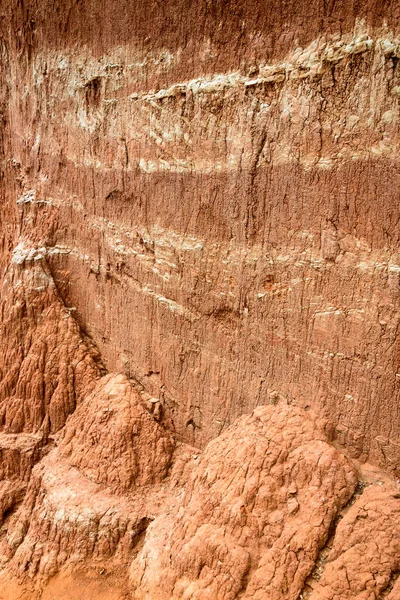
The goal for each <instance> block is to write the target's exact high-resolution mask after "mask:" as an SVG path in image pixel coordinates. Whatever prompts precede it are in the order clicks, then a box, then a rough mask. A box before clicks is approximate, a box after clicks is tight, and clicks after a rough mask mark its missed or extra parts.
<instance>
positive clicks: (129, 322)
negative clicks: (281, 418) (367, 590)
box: [2, 0, 400, 470]
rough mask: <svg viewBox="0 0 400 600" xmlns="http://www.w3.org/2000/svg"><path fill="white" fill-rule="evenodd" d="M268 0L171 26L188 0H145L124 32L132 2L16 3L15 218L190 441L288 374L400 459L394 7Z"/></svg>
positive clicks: (86, 317) (221, 8) (11, 92)
mask: <svg viewBox="0 0 400 600" xmlns="http://www.w3.org/2000/svg"><path fill="white" fill-rule="evenodd" d="M270 4H271V3H264V2H261V3H257V7H255V6H252V5H251V3H248V4H246V3H243V4H242V3H217V6H216V7H214V8H212V9H211V7H210V6H209V5H208V4H207V3H205V4H203V3H200V4H198V3H196V8H195V7H191V8H190V9H189V8H188V9H187V10H188V16H187V18H188V22H187V23H183V24H182V28H183V29H182V30H180V34H179V32H176V31H175V30H174V26H173V23H174V22H175V21H174V19H175V18H176V14H177V13H176V12H175V10H177V11H179V10H180V9H179V8H178V3H177V4H176V7H175V9H173V3H170V4H168V6H167V5H166V6H165V7H164V8H163V9H162V14H161V13H160V14H159V19H160V20H154V21H151V22H147V19H148V18H149V19H150V18H151V17H150V15H151V14H152V11H153V10H154V11H156V12H157V11H161V7H160V8H159V9H156V6H155V5H154V6H153V3H151V2H150V3H149V4H148V5H146V11H148V12H146V16H143V17H142V18H141V20H140V25H139V22H138V21H136V20H134V21H133V22H134V23H135V26H131V29H129V31H130V38H129V40H127V39H126V35H128V29H126V28H127V27H128V23H129V15H131V18H132V19H134V15H135V14H136V12H137V11H139V12H140V9H139V7H138V6H136V3H126V2H125V3H124V2H122V3H119V4H118V9H117V13H116V14H115V19H113V21H112V23H113V25H112V23H111V21H108V17H106V16H105V15H104V19H105V20H104V21H102V20H101V19H100V22H101V23H103V25H102V27H103V26H104V30H102V34H101V35H100V33H99V32H95V30H94V29H92V27H94V21H93V19H97V17H95V15H96V14H97V12H96V10H95V3H91V4H90V3H89V4H87V6H86V5H85V8H83V7H81V8H80V9H79V10H81V11H82V14H81V13H80V12H79V10H78V8H77V7H75V5H72V4H71V5H70V4H69V3H68V2H67V3H63V5H62V6H61V5H60V6H59V7H58V10H59V12H58V17H57V18H56V19H55V22H54V24H53V25H50V22H49V21H48V20H47V19H46V18H45V17H44V15H45V14H46V10H47V9H48V6H47V4H46V2H44V0H43V1H42V2H38V3H37V4H34V3H30V4H29V3H28V4H27V5H26V6H25V8H24V9H22V8H19V9H17V8H16V9H15V11H14V12H13V14H12V21H11V25H10V24H9V26H8V29H7V28H5V29H4V32H3V38H2V45H3V58H2V64H3V66H2V68H3V71H4V73H5V81H6V82H7V85H8V87H7V89H6V90H5V91H4V92H3V93H4V94H5V95H6V96H7V94H8V104H7V103H6V104H5V108H4V110H5V117H4V119H5V125H4V130H5V132H6V133H5V134H7V135H8V137H7V140H8V142H7V143H8V144H9V146H10V147H7V149H6V156H5V157H4V161H3V163H4V173H5V179H4V181H5V182H6V183H7V188H6V189H5V191H4V192H3V193H4V196H5V199H4V202H5V207H7V206H8V204H10V205H11V206H12V210H8V209H7V211H6V212H5V214H6V215H7V216H6V218H5V221H4V224H2V227H3V230H4V232H3V234H4V235H6V234H7V236H8V238H7V239H10V240H13V241H10V242H9V244H13V245H14V247H16V246H17V245H18V244H20V243H21V242H22V243H24V244H25V245H29V244H31V245H32V246H33V247H36V248H37V247H41V248H43V250H44V252H45V254H46V261H47V263H48V265H49V268H50V270H51V273H52V275H53V278H54V281H55V284H56V286H57V289H58V291H59V293H60V294H61V297H62V299H63V301H64V303H65V305H66V306H67V307H68V308H69V309H71V310H73V311H74V316H75V317H76V320H77V322H78V323H79V325H80V327H81V328H82V329H83V331H85V332H86V333H87V334H88V335H90V337H91V338H92V340H94V342H95V343H96V344H97V347H98V348H99V350H100V353H101V356H102V359H103V361H104V364H105V366H106V367H107V369H108V370H110V371H113V372H118V371H119V372H124V373H125V374H126V375H127V376H128V377H129V378H134V379H136V380H137V381H139V382H140V383H141V384H142V385H144V387H145V388H147V389H148V390H149V392H150V394H152V395H154V396H157V397H162V398H163V402H164V405H165V412H166V413H168V415H169V418H171V419H172V420H173V422H174V426H175V430H176V432H177V434H178V435H179V437H180V438H181V439H182V440H184V441H186V442H188V443H192V444H195V445H199V446H200V447H204V445H205V444H206V443H207V442H208V441H210V439H212V438H214V437H215V436H217V435H219V433H221V432H222V431H223V430H224V429H225V428H226V426H228V425H229V424H230V423H231V422H232V421H233V420H234V419H235V418H236V417H238V416H240V415H241V414H243V413H244V412H249V411H251V410H252V409H253V408H254V407H255V406H256V405H257V404H263V403H265V402H267V401H268V398H270V397H271V394H272V395H279V394H281V395H283V396H285V397H290V398H291V399H292V401H293V402H295V403H296V404H298V405H299V406H303V407H305V406H307V405H311V406H313V407H314V408H315V409H316V410H318V411H320V412H321V413H322V414H324V416H326V417H328V418H329V420H330V422H331V423H332V424H333V426H334V428H335V431H336V437H337V439H338V441H339V442H340V443H342V444H345V445H346V446H347V447H348V448H349V449H350V450H351V452H352V453H353V455H354V456H355V457H358V458H359V459H360V460H362V461H364V460H367V459H368V460H372V461H374V462H376V463H379V464H381V465H382V466H384V467H385V468H388V469H391V470H395V469H396V465H397V464H398V463H399V458H400V455H399V452H400V433H399V423H400V419H399V385H400V376H399V373H398V367H399V343H398V335H397V332H398V325H399V302H398V299H399V276H400V257H399V226H398V224H399V218H400V214H399V206H400V205H399V202H398V189H399V183H400V182H399V168H398V150H399V148H398V144H399V131H398V117H399V94H400V71H399V67H398V63H399V57H400V35H399V31H398V23H397V20H396V14H397V13H396V11H398V7H397V6H394V5H395V4H396V3H394V2H389V3H387V4H385V5H382V7H381V8H379V10H378V6H377V5H376V6H375V4H374V5H373V6H372V4H371V6H369V5H368V3H366V4H365V7H364V8H365V12H357V11H358V9H356V8H355V7H353V5H352V3H351V2H345V3H344V4H343V6H342V8H341V9H340V10H339V9H337V10H336V9H335V8H334V7H331V8H328V6H327V5H326V6H325V5H324V6H325V9H322V7H319V8H316V10H317V14H320V16H321V19H320V20H319V21H318V19H316V20H315V21H314V19H311V20H312V21H313V23H312V24H310V19H309V18H308V17H307V19H306V15H308V10H309V9H310V7H309V6H308V5H307V7H305V5H303V3H294V2H293V3H289V5H288V6H287V7H286V8H282V13H280V10H277V9H274V10H273V9H272V8H271V5H270ZM11 5H12V3H11ZM133 5H135V6H133ZM179 6H180V5H179ZM213 6H214V4H213ZM316 6H317V3H316ZM318 6H319V5H318ZM123 7H125V8H123ZM217 7H218V8H217ZM368 7H369V8H368ZM389 7H390V10H389ZM364 8H363V9H362V11H364ZM49 10H50V9H49ZM105 10H106V13H107V11H108V10H109V8H107V9H105ZM123 10H126V15H125V20H124V24H122V23H119V22H118V18H117V15H118V14H121V15H122V13H123ZM323 10H325V11H328V10H329V11H330V10H332V12H331V13H330V16H329V17H328V15H327V13H326V14H325V16H324V13H323V12H318V11H323ZM3 11H4V12H7V11H6V9H5V8H4V9H3ZM119 11H122V12H121V13H119ZM210 11H211V13H212V14H213V15H214V17H213V18H215V27H214V29H213V35H211V33H209V34H207V31H209V26H210V22H209V19H210V18H211V16H210V14H211V13H210ZM214 12H215V14H214ZM124 14H125V13H124ZM179 14H180V13H179ZM168 15H170V20H168ZM199 15H203V17H202V18H203V21H204V22H203V25H204V26H205V29H204V31H203V33H202V34H201V35H200V36H197V37H196V35H197V34H196V35H195V32H197V31H198V27H199V23H200V22H201V19H200V16H199ZM240 15H241V16H240ZM371 15H374V16H371ZM378 15H379V16H378ZM7 18H8V17H7V15H5V19H4V22H6V23H7ZM10 18H11V17H10ZM121 18H122V17H121ZM135 18H136V17H135ZM85 19H86V20H85ZM199 19H200V21H199ZM281 20H282V23H283V22H285V23H287V25H285V26H283V24H282V23H281ZM162 23H164V25H162ZM267 23H268V25H267ZM113 26H115V27H116V31H119V30H120V29H121V31H120V37H118V36H117V37H115V38H112V36H111V37H110V35H111V34H110V31H111V29H112V27H113ZM291 26H292V27H293V29H290V27H291ZM86 27H87V29H86ZM135 27H137V29H135ZM110 28H111V29H110ZM191 28H193V32H192V33H191V34H189V32H190V31H191ZM53 29H54V31H53ZM122 30H123V31H124V32H125V33H123V32H122ZM152 30H153V33H151V31H152ZM161 30H162V32H163V33H161ZM15 31H17V32H18V35H17V37H15V35H14V32H15ZM145 31H146V35H145V34H144V32H145ZM228 31H229V39H230V38H231V43H229V44H228V43H225V42H226V39H227V38H226V36H227V35H228ZM50 32H52V33H50ZM239 32H241V33H239ZM92 35H93V39H92V41H91V42H90V43H89V41H88V39H89V38H90V36H92ZM144 35H145V37H142V36H144ZM180 36H182V37H180ZM178 39H181V42H180V44H178ZM83 41H85V44H86V45H84V46H82V45H80V44H79V43H78V42H83ZM104 44H107V46H106V47H104ZM17 58H18V60H17ZM7 132H8V133H7ZM17 208H18V210H17ZM15 222H17V223H18V222H19V223H20V226H19V228H18V227H16V226H15ZM13 228H14V229H13ZM14 230H15V231H14ZM13 231H14V234H13ZM28 242H29V244H28ZM11 248H12V245H11ZM7 256H9V254H7V252H5V253H4V257H3V258H4V260H6V257H7Z"/></svg>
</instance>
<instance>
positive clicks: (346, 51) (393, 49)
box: [129, 33, 400, 101]
mask: <svg viewBox="0 0 400 600" xmlns="http://www.w3.org/2000/svg"><path fill="white" fill-rule="evenodd" d="M374 48H375V50H377V51H379V52H380V53H381V54H382V56H383V58H386V59H389V58H400V40H391V39H389V38H378V39H376V40H373V39H372V38H371V37H370V36H369V35H368V34H366V33H365V34H361V35H358V36H356V37H353V38H352V39H351V40H350V41H349V42H348V43H346V42H345V41H339V42H334V43H328V42H325V43H322V42H321V41H320V40H315V41H314V42H312V43H311V44H310V45H309V46H308V47H307V48H306V49H305V50H303V51H302V52H301V54H300V55H299V56H297V57H296V56H295V55H293V56H292V57H291V59H290V58H289V60H287V61H283V62H280V63H277V64H272V65H259V67H258V75H257V76H252V77H249V76H244V75H242V74H241V73H239V72H238V71H233V72H230V73H223V74H217V75H214V76H213V77H210V78H208V79H207V78H201V77H200V78H196V79H192V80H190V81H186V82H179V83H175V84H173V85H172V86H170V87H169V88H167V89H164V88H163V89H160V90H158V91H149V92H145V93H142V94H138V93H133V94H131V95H130V96H129V99H130V100H132V101H134V100H148V101H152V100H163V99H164V98H170V97H179V96H180V95H183V94H186V93H187V92H191V93H192V94H207V93H213V92H219V91H223V90H225V89H227V88H234V87H242V88H250V87H253V86H257V85H261V84H264V83H280V82H283V81H284V80H285V79H288V78H290V79H304V78H307V77H310V76H311V77H313V76H315V75H318V74H320V73H322V72H324V71H325V70H326V69H327V66H329V65H331V64H337V63H340V62H341V61H342V60H343V59H345V58H346V57H348V56H351V55H355V54H362V53H364V52H368V51H371V50H372V49H374Z"/></svg>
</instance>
